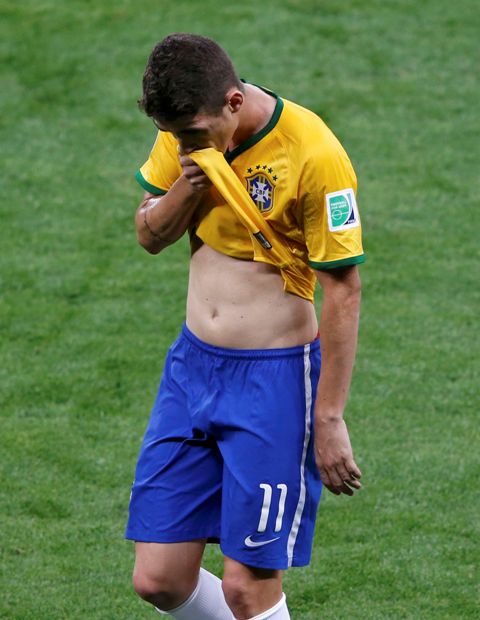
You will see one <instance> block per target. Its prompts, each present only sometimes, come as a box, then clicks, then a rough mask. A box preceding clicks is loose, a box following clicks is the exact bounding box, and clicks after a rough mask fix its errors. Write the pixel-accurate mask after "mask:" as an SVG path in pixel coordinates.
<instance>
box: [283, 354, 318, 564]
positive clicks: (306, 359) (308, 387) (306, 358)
mask: <svg viewBox="0 0 480 620" xmlns="http://www.w3.org/2000/svg"><path fill="white" fill-rule="evenodd" d="M303 368H304V377H305V437H304V439H303V452H302V461H301V464H300V496H299V498H298V504H297V510H296V511H295V516H294V518H293V523H292V529H291V530H290V534H289V536H288V543H287V553H288V566H291V565H292V562H293V552H294V549H295V543H296V541H297V536H298V530H299V528H300V523H301V521H302V514H303V509H304V507H305V495H306V488H305V460H306V458H307V448H308V444H309V441H310V435H311V427H310V425H311V423H310V418H311V415H310V410H311V408H312V380H311V377H310V370H311V364H310V345H309V344H306V345H305V347H304V350H303Z"/></svg>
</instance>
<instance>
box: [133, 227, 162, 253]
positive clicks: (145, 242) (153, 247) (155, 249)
mask: <svg viewBox="0 0 480 620" xmlns="http://www.w3.org/2000/svg"><path fill="white" fill-rule="evenodd" d="M137 241H138V243H139V245H141V247H142V248H143V249H144V250H145V251H146V252H148V253H149V254H153V255H155V254H159V253H160V252H161V251H162V250H163V249H164V248H165V247H166V246H167V245H168V244H165V243H162V242H161V241H159V240H158V239H152V238H151V237H147V236H146V235H142V234H141V233H140V232H137Z"/></svg>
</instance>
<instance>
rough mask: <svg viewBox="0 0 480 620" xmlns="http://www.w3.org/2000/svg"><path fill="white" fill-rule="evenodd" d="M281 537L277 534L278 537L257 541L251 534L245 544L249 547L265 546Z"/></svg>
mask: <svg viewBox="0 0 480 620" xmlns="http://www.w3.org/2000/svg"><path fill="white" fill-rule="evenodd" d="M279 538H280V536H277V537H276V538H271V539H270V540H261V541H259V542H256V541H255V540H252V537H251V536H247V537H246V538H245V544H246V545H247V547H263V545H268V544H269V543H272V542H274V541H275V540H278V539H279Z"/></svg>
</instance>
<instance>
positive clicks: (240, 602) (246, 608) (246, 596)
mask: <svg viewBox="0 0 480 620" xmlns="http://www.w3.org/2000/svg"><path fill="white" fill-rule="evenodd" d="M222 589H223V595H224V597H225V600H226V602H227V605H228V606H229V607H230V609H231V610H232V611H233V612H234V614H235V616H238V617H241V618H244V617H248V616H249V615H250V610H251V609H252V607H253V606H255V603H256V592H255V588H254V587H252V582H251V581H250V580H249V579H247V578H245V576H243V575H241V574H231V575H228V574H225V575H224V577H223V581H222Z"/></svg>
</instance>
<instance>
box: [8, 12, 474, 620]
mask: <svg viewBox="0 0 480 620" xmlns="http://www.w3.org/2000/svg"><path fill="white" fill-rule="evenodd" d="M479 21H480V20H479V11H478V6H477V3H476V2H474V1H473V0H457V2H449V1H447V0H424V1H423V2H414V1H413V0H399V1H398V2H393V1H392V0H386V1H383V2H382V1H380V0H366V1H360V0H342V1H340V0H325V1H324V2H321V1H319V0H286V1H284V2H278V1H274V0H264V2H262V3H258V2H254V1H253V0H244V1H243V2H241V3H238V2H233V1H230V0H225V2H214V1H213V0H176V1H174V0H162V1H161V2H154V1H153V0H145V1H144V2H142V3H140V4H136V3H133V2H128V1H127V0H116V1H114V0H99V1H98V2H93V1H92V0H69V1H68V2H59V1H58V0H57V1H55V0H35V1H34V0H24V1H23V2H15V1H14V0H0V53H1V69H0V71H1V84H2V87H1V95H0V136H1V157H2V169H3V180H2V183H1V185H0V198H1V202H0V209H1V227H0V247H1V250H0V269H1V271H0V278H1V289H0V290H1V298H0V348H1V364H0V415H1V429H0V442H1V457H0V467H1V490H0V519H1V523H0V537H1V538H0V552H1V577H0V579H1V581H0V592H1V595H0V618H2V619H5V620H133V619H138V620H140V619H142V618H145V619H148V618H152V619H153V618H154V617H156V616H155V614H154V612H153V611H152V610H151V608H150V607H149V606H148V605H147V604H145V603H143V602H142V601H140V599H138V598H137V597H136V596H135V595H134V594H133V591H132V588H131V585H130V571H131V565H132V557H133V549H132V546H131V544H130V543H127V542H125V541H123V529H124V524H125V520H126V514H127V505H128V498H129V492H130V484H131V480H132V477H133V469H134V465H135V460H136V455H137V451H138V448H139V444H140V441H141V438H142V434H143V430H144V427H145V424H146V420H147V417H148V414H149V409H150V406H151V404H152V400H153V397H154V393H155V390H156V387H157V384H158V380H159V377H160V373H161V369H162V365H163V358H164V355H165V352H166V349H167V347H168V345H169V344H170V342H171V341H172V339H173V338H174V336H175V334H176V333H177V331H178V329H179V326H180V324H181V322H182V320H183V317H184V303H185V291H186V278H187V269H188V248H187V244H186V243H183V242H181V243H179V244H178V245H176V246H174V247H172V248H169V249H168V250H166V251H165V253H163V254H161V255H160V256H157V257H152V256H149V255H147V254H146V253H145V252H144V251H143V250H141V248H140V247H139V246H137V244H136V241H135V235H134V228H133V214H134V211H135V208H136V206H137V203H138V201H139V199H140V196H141V190H140V188H139V187H138V186H137V185H136V183H135V181H134V178H133V173H134V172H135V170H136V168H137V167H138V166H139V165H140V164H141V163H143V161H144V159H145V157H146V156H147V153H148V150H149V148H150V146H151V143H152V140H153V128H152V126H151V123H150V121H149V120H148V119H147V118H145V117H143V116H142V115H141V114H140V113H139V112H138V110H137V109H136V99H137V98H138V97H139V95H140V82H141V74H142V72H143V68H144V65H145V62H146V58H147V55H148V53H149V51H150V49H151V48H152V46H153V44H154V43H155V42H156V41H157V40H159V39H160V38H161V37H162V36H164V35H165V34H167V33H169V32H172V31H193V32H198V33H201V34H206V35H209V36H212V37H214V38H215V39H217V40H218V41H219V42H220V43H221V44H222V45H224V47H225V48H226V49H227V50H228V51H229V53H230V54H231V56H232V57H233V59H234V61H235V63H236V65H237V67H238V69H239V72H240V74H241V75H242V76H243V77H245V78H247V79H249V80H251V81H253V82H256V83H261V84H264V85H265V86H268V87H270V88H272V89H273V90H275V91H276V92H278V93H279V94H281V95H283V96H285V97H287V98H290V99H294V100H296V101H298V102H299V103H301V104H303V105H306V106H308V107H310V108H312V109H313V110H315V111H316V112H318V113H319V114H320V115H321V116H322V117H323V118H324V119H325V120H326V121H327V123H328V124H329V125H330V127H331V128H332V129H333V130H334V131H335V132H336V134H337V135H338V136H339V137H340V139H341V140H342V142H343V143H344V145H345V147H346V148H347V150H348V152H349V154H350V156H351V159H352V161H353V163H354V165H355V167H356V170H357V173H358V177H359V182H360V185H359V204H360V206H361V209H362V214H363V223H364V229H365V246H366V251H367V253H368V262H367V263H366V265H365V266H363V267H362V269H361V273H362V277H363V285H364V301H363V314H362V325H361V334H360V347H359V354H358V362H357V366H356V374H355V379H354V384H353V387H352V396H351V399H350V402H349V406H348V411H347V420H348V423H349V427H350V431H351V435H352V440H353V443H354V448H355V451H356V456H357V460H358V462H359V464H360V466H361V468H362V470H363V472H364V489H363V491H362V492H361V493H359V494H358V496H356V497H355V498H353V499H350V498H346V497H343V498H337V497H334V496H332V495H330V496H328V497H327V495H325V496H324V499H323V502H322V505H321V509H320V512H319V519H318V525H317V533H316V541H315V549H314V556H313V562H312V565H311V566H310V567H309V568H308V569H301V570H300V569H296V570H294V571H291V572H289V573H288V574H287V576H286V591H287V593H288V596H289V604H290V608H291V613H292V618H293V619H294V620H346V619H348V620H354V619H355V620H383V619H395V620H396V619H412V620H413V619H415V620H416V619H420V618H421V619H428V620H430V619H432V620H434V619H435V620H437V619H444V618H452V619H463V618H479V617H480V602H479V601H480V595H479V590H478V583H479V581H480V579H479V566H480V553H479V547H478V542H479V537H480V532H479V529H480V527H479V526H480V518H479V515H480V500H479V485H478V480H479V474H480V467H479V458H478V446H479V444H478V440H479V432H478V420H477V415H478V407H479V398H478V382H479V375H478V351H479V348H480V347H479V337H478V335H479V329H478V313H479V307H480V306H479V287H478V283H479V279H480V278H479V276H480V270H479V263H478V259H479V251H478V248H479V244H478V237H479V233H478V230H479V224H480V222H479V219H480V218H479V215H478V210H479V195H480V183H479V174H478V154H479V148H478V146H479V138H480V136H479V125H478V101H479V100H480V92H479V90H480V89H479V85H478V80H477V78H478V64H479V56H478V32H479V28H480V23H479ZM476 356H477V366H476V367H475V363H476V362H475V358H476ZM206 565H207V566H208V567H209V568H210V569H211V570H214V571H217V572H218V573H220V571H221V557H220V555H219V552H218V549H216V548H214V547H212V548H211V549H209V551H208V554H207V558H206Z"/></svg>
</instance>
